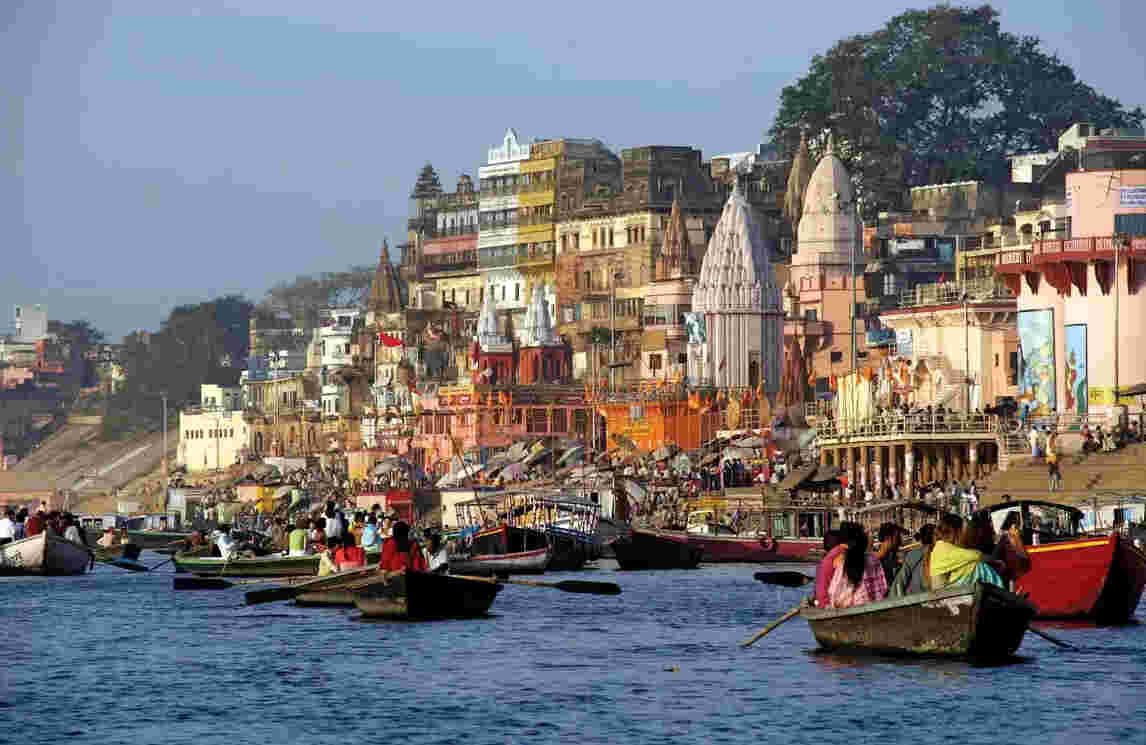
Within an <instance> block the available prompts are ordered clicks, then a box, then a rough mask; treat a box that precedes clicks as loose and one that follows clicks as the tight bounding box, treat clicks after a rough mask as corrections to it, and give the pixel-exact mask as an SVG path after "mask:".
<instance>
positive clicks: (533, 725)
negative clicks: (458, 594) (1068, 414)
mask: <svg viewBox="0 0 1146 745" xmlns="http://www.w3.org/2000/svg"><path fill="white" fill-rule="evenodd" d="M162 558H164V557H160V556H158V555H152V554H145V555H144V557H143V559H144V561H145V562H147V563H157V562H158V561H160V560H161V559H162ZM760 568H761V567H758V566H748V565H723V566H706V567H702V568H701V569H699V570H696V571H679V572H618V571H615V569H616V565H615V564H613V563H612V562H602V566H601V568H600V569H599V570H597V571H586V572H580V573H576V574H563V575H549V576H547V577H546V579H561V578H581V579H600V580H607V581H616V582H618V583H620V584H621V585H622V586H623V588H624V593H623V594H622V595H620V596H618V597H597V596H591V595H572V594H566V593H561V592H558V591H556V590H542V589H530V588H524V587H507V588H506V589H505V590H504V591H503V592H502V593H501V595H500V596H499V597H498V599H497V601H496V602H495V604H494V606H493V614H492V615H491V617H489V618H486V619H481V620H474V621H445V622H437V623H394V622H362V621H357V620H355V616H357V611H355V610H352V609H304V608H297V607H295V606H293V605H290V604H287V603H277V604H272V605H260V606H253V607H246V606H244V605H243V604H242V602H243V591H244V590H248V589H252V588H251V587H249V586H246V587H244V586H238V587H234V588H231V589H229V590H225V591H214V592H212V591H200V592H175V591H173V590H172V589H171V578H172V575H171V574H170V573H169V572H167V571H165V570H159V571H157V572H155V573H153V574H130V573H126V572H123V571H121V570H118V569H114V568H111V567H106V566H99V567H97V569H96V571H95V572H94V573H92V574H90V575H86V576H83V577H72V578H52V579H43V578H2V579H0V619H2V624H3V625H2V628H3V632H2V637H0V660H2V667H0V694H2V695H0V723H2V724H0V742H4V741H9V742H14V743H22V744H23V743H59V742H72V743H89V742H90V743H100V744H101V745H108V744H109V743H120V742H123V743H132V744H133V745H143V744H145V743H196V744H197V745H207V744H209V743H216V742H219V743H224V742H225V743H240V742H255V743H276V744H277V743H286V742H300V741H302V742H310V743H326V742H340V743H354V745H359V744H360V743H365V742H370V741H383V742H385V741H386V740H389V739H392V738H395V737H399V736H400V737H403V738H404V739H405V740H407V741H409V742H411V743H418V744H419V745H421V744H422V743H453V742H464V743H469V744H473V745H478V744H480V743H545V742H558V741H560V742H577V743H659V742H714V743H719V742H738V743H746V742H748V741H749V738H751V740H753V741H757V740H758V741H760V742H770V743H784V745H795V744H797V743H816V744H817V745H823V744H824V743H836V742H866V741H873V740H877V739H878V740H882V741H886V742H902V741H907V740H917V741H919V742H927V743H931V742H955V743H960V745H967V744H970V743H991V745H995V744H997V743H1002V742H1017V741H1019V740H1028V739H1030V738H1032V737H1038V738H1039V739H1040V743H1059V742H1061V743H1099V742H1146V731H1144V730H1143V729H1142V727H1143V722H1144V720H1146V626H1142V625H1132V626H1128V627H1122V628H1116V629H1096V628H1093V627H1085V626H1064V625H1058V626H1046V627H1044V628H1046V629H1047V630H1048V631H1050V632H1052V633H1054V634H1055V635H1057V636H1059V637H1061V638H1063V639H1065V640H1067V641H1069V642H1071V643H1072V644H1075V645H1077V646H1078V649H1077V650H1065V649H1060V648H1057V647H1054V646H1052V645H1051V644H1050V643H1049V642H1046V641H1044V640H1042V639H1039V638H1037V637H1035V636H1033V635H1030V634H1028V635H1027V637H1026V639H1025V641H1024V642H1023V646H1022V648H1021V649H1020V655H1021V656H1020V658H1019V659H1018V661H1017V662H1015V663H1013V664H1009V665H1004V666H1000V667H990V668H980V667H972V666H970V665H967V664H965V663H956V662H945V661H922V662H920V661H915V662H911V661H901V660H893V659H887V658H874V659H873V658H848V657H840V656H833V655H825V654H820V653H815V652H814V648H815V641H814V640H813V638H812V635H811V633H810V632H809V630H808V627H807V624H806V623H805V622H803V621H801V620H799V619H794V620H792V621H791V622H789V623H787V624H784V625H783V626H781V627H779V628H778V629H776V630H775V631H774V632H773V633H772V634H770V635H769V636H768V637H765V638H764V639H762V640H761V641H760V642H758V643H757V645H756V646H755V647H752V648H750V649H747V650H743V649H741V648H740V647H739V646H738V643H739V642H740V641H742V640H743V639H744V638H746V637H747V636H749V635H750V634H752V633H753V632H754V631H756V630H758V629H759V628H760V627H762V626H763V625H765V624H766V623H768V622H769V621H770V620H772V619H774V618H775V617H777V616H778V615H780V614H781V613H783V612H784V611H786V610H787V609H789V608H790V607H791V606H793V605H794V604H796V603H797V602H798V601H799V599H800V597H801V594H800V592H798V591H795V590H777V589H775V588H767V587H764V586H763V585H761V584H759V583H757V582H755V581H753V579H752V574H753V572H754V571H757V570H759V569H760ZM1142 612H1146V608H1144V609H1142V610H1140V613H1142Z"/></svg>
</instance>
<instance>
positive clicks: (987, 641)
mask: <svg viewBox="0 0 1146 745" xmlns="http://www.w3.org/2000/svg"><path fill="white" fill-rule="evenodd" d="M1034 614H1035V609H1034V607H1033V606H1031V605H1030V604H1029V603H1027V602H1026V601H1025V600H1023V599H1022V598H1020V597H1019V596H1018V595H1015V594H1014V593H1011V592H1007V591H1006V590H1004V589H1002V588H1000V587H996V586H995V585H988V584H983V583H982V582H977V583H975V584H973V585H952V586H950V587H945V588H943V589H941V590H936V591H934V592H921V593H916V594H913V595H904V596H901V597H894V598H888V599H886V600H881V601H879V602H877V603H868V604H866V605H859V606H856V607H854V608H815V607H810V606H806V607H804V608H801V609H800V616H801V617H802V618H804V619H805V620H806V621H807V622H808V626H809V627H810V628H811V629H812V635H813V636H815V637H816V642H817V643H818V644H819V645H820V647H821V648H823V649H826V650H830V651H846V652H872V653H879V654H894V655H927V656H943V657H967V658H971V659H974V660H976V661H981V662H991V661H998V660H1001V659H1006V658H1007V657H1010V656H1011V655H1013V654H1014V653H1015V651H1016V650H1017V649H1018V648H1019V645H1020V644H1022V641H1023V636H1024V635H1025V634H1026V632H1027V626H1028V624H1029V623H1030V620H1031V618H1032V617H1033V616H1034Z"/></svg>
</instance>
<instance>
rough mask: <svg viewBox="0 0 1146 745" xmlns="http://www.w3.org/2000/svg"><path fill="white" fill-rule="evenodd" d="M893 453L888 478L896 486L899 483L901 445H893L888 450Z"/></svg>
mask: <svg viewBox="0 0 1146 745" xmlns="http://www.w3.org/2000/svg"><path fill="white" fill-rule="evenodd" d="M888 450H889V451H890V452H891V463H889V464H888V466H887V477H888V478H889V479H891V483H892V484H893V485H894V484H896V483H897V479H896V477H897V476H898V475H899V468H898V466H899V445H892V446H890V447H889V448H888Z"/></svg>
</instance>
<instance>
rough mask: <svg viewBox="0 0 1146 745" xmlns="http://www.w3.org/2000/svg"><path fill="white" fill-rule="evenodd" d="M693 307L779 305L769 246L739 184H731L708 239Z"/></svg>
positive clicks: (758, 310) (722, 308)
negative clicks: (736, 185) (726, 199)
mask: <svg viewBox="0 0 1146 745" xmlns="http://www.w3.org/2000/svg"><path fill="white" fill-rule="evenodd" d="M692 307H693V310H694V311H696V312H700V313H719V312H723V311H734V312H747V313H762V312H765V311H773V310H776V309H778V308H779V307H780V292H779V289H778V288H777V287H776V277H775V274H774V273H773V271H772V264H771V261H770V260H769V258H768V248H767V246H765V244H764V241H763V239H762V238H761V234H760V226H759V225H758V224H757V223H756V218H755V217H754V216H753V214H752V208H751V206H750V205H749V204H748V200H747V199H745V198H744V195H742V194H741V193H740V190H739V188H733V190H732V194H731V195H730V196H729V197H728V201H727V202H725V204H724V211H723V212H722V213H721V215H720V221H719V222H717V224H716V229H715V230H714V232H713V234H712V238H711V240H709V242H708V250H707V251H706V252H705V255H704V262H703V263H702V264H701V267H700V277H699V279H698V280H697V285H696V289H695V291H694V292H693V298H692Z"/></svg>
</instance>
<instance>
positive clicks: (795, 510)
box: [678, 506, 832, 564]
mask: <svg viewBox="0 0 1146 745" xmlns="http://www.w3.org/2000/svg"><path fill="white" fill-rule="evenodd" d="M713 515H714V512H713V511H712V510H697V511H695V512H691V513H689V516H688V530H687V532H686V533H684V536H685V537H686V538H687V539H688V542H689V543H691V544H692V545H694V546H696V547H698V548H699V549H700V550H701V552H702V557H701V561H703V562H705V563H716V562H745V563H753V564H773V563H782V562H789V561H790V562H800V563H807V562H814V561H816V559H817V557H816V556H815V555H814V553H813V552H816V551H822V550H823V547H824V539H823V535H824V531H825V530H827V529H828V528H829V527H831V519H832V513H831V511H830V510H825V509H820V508H807V507H803V508H801V507H791V506H785V507H777V508H770V509H768V510H766V511H765V521H766V525H767V527H769V528H770V529H771V531H772V535H745V534H737V533H735V532H734V531H733V530H732V529H731V528H729V527H728V526H727V525H724V524H723V523H719V522H716V521H715V520H714V519H712V517H713ZM678 535H679V534H678Z"/></svg>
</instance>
